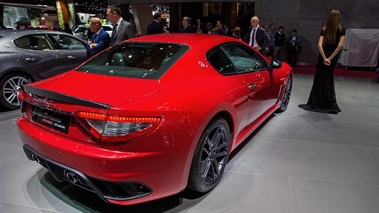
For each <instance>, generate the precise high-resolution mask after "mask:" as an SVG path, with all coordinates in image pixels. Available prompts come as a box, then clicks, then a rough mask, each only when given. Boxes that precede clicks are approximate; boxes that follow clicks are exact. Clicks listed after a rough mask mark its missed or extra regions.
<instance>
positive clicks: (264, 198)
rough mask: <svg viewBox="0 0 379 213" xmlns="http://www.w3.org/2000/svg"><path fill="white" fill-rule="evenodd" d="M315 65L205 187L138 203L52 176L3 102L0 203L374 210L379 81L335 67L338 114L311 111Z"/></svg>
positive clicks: (43, 208)
mask: <svg viewBox="0 0 379 213" xmlns="http://www.w3.org/2000/svg"><path fill="white" fill-rule="evenodd" d="M312 80H313V75H308V74H296V75H295V80H294V85H293V90H292V96H291V101H290V105H289V107H288V110H287V111H285V112H284V113H281V114H276V115H273V116H272V117H271V118H270V119H269V120H268V121H267V122H265V123H264V125H263V126H261V128H259V129H258V130H257V131H256V133H255V134H253V135H251V137H249V138H248V139H247V140H246V142H245V143H244V144H243V147H241V148H240V149H238V150H237V151H236V152H233V154H232V157H231V159H230V161H229V163H228V165H227V166H226V172H225V175H224V177H223V179H222V180H221V182H220V183H219V185H218V186H216V188H215V189H214V190H212V191H211V192H210V193H207V194H203V195H199V194H193V193H190V192H188V191H184V192H183V193H181V194H179V195H176V196H173V197H169V198H165V199H161V200H157V201H154V202H150V203H145V204H141V205H136V206H130V207H125V206H115V205H110V204H107V203H105V202H103V201H102V200H101V199H100V198H99V197H97V195H95V194H93V193H91V192H87V191H85V190H83V189H81V188H78V187H76V186H72V185H70V184H66V183H58V182H56V181H55V180H54V179H53V178H52V176H51V175H50V173H49V172H48V171H47V170H46V169H45V168H43V167H42V166H40V165H39V164H37V163H36V162H32V161H29V160H28V159H27V158H26V156H25V154H24V152H23V149H22V143H21V141H20V139H19V136H18V131H17V127H16V119H17V117H18V116H20V112H19V111H18V110H16V111H1V112H0V212H1V213H2V212H4V213H5V212H17V213H24V212H27V213H37V212H44V213H48V212H64V213H74V212H112V213H113V212H144V213H145V212H188V213H190V212H206V213H211V212H220V213H225V212H232V213H234V212H249V213H250V212H251V213H255V212H262V213H266V212H267V213H321V212H328V213H339V212H341V213H356V212H368V213H371V212H378V211H379V202H378V200H379V83H376V79H374V78H353V77H345V76H339V77H335V85H336V94H337V102H338V104H339V106H340V108H341V110H342V112H341V113H339V114H338V115H334V114H321V113H315V112H308V111H304V110H302V109H300V108H299V107H298V106H297V105H298V104H303V103H305V102H306V101H307V98H308V94H309V91H310V88H311V85H312Z"/></svg>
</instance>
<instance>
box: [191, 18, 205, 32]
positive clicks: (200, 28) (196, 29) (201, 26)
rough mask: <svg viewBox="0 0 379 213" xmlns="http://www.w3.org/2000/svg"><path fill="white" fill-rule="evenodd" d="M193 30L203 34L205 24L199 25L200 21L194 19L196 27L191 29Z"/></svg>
mask: <svg viewBox="0 0 379 213" xmlns="http://www.w3.org/2000/svg"><path fill="white" fill-rule="evenodd" d="M193 28H194V29H195V32H196V33H204V32H206V30H205V24H203V23H201V20H200V19H199V18H198V19H196V25H194V27H193Z"/></svg>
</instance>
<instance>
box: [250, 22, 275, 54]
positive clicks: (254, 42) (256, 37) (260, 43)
mask: <svg viewBox="0 0 379 213" xmlns="http://www.w3.org/2000/svg"><path fill="white" fill-rule="evenodd" d="M250 24H251V26H250V28H249V30H248V32H247V34H246V35H245V39H244V41H245V42H246V43H248V44H249V45H250V46H252V47H253V48H254V49H256V50H257V51H259V52H260V53H261V54H263V55H266V48H268V44H269V43H270V41H271V39H270V36H269V35H268V34H267V32H266V30H265V29H263V28H262V27H260V26H259V19H258V17H257V16H253V17H252V18H251V20H250Z"/></svg>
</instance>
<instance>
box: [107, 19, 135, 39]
mask: <svg viewBox="0 0 379 213" xmlns="http://www.w3.org/2000/svg"><path fill="white" fill-rule="evenodd" d="M134 37H136V33H135V32H134V27H133V25H132V24H131V23H129V22H127V21H125V20H122V21H121V23H120V26H118V29H117V31H116V33H114V35H113V32H112V39H111V45H114V44H117V43H118V42H120V41H123V40H127V39H130V38H134Z"/></svg>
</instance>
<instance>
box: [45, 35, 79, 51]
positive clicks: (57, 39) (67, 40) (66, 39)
mask: <svg viewBox="0 0 379 213" xmlns="http://www.w3.org/2000/svg"><path fill="white" fill-rule="evenodd" d="M49 36H50V38H51V40H52V41H53V43H54V47H55V48H56V49H69V50H79V49H86V46H85V45H84V44H83V43H82V42H81V41H79V40H77V39H75V38H72V37H70V36H66V35H61V34H51V35H49Z"/></svg>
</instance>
